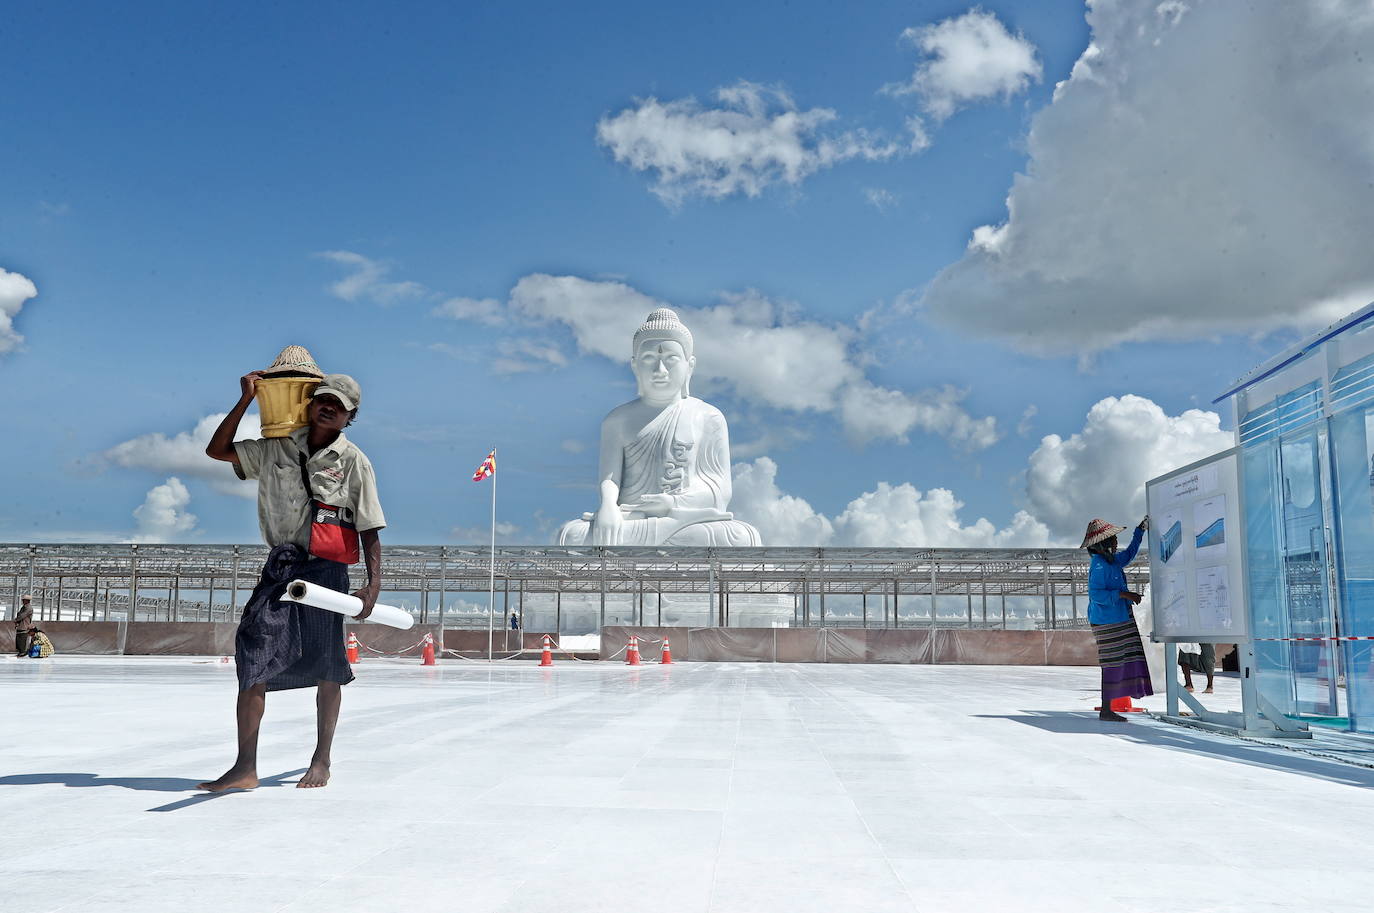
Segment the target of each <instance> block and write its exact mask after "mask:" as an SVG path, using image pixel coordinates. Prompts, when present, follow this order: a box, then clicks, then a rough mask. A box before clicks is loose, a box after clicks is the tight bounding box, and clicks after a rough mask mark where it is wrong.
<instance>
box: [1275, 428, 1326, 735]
mask: <svg viewBox="0 0 1374 913" xmlns="http://www.w3.org/2000/svg"><path fill="white" fill-rule="evenodd" d="M1323 449H1324V447H1323V441H1322V440H1321V438H1320V437H1319V435H1318V432H1317V430H1316V429H1315V428H1312V429H1309V430H1308V431H1306V432H1305V433H1303V434H1302V435H1301V436H1297V437H1292V438H1285V439H1284V440H1283V441H1282V443H1281V444H1280V445H1279V474H1280V482H1281V488H1280V495H1281V497H1282V503H1283V526H1282V529H1283V543H1282V544H1283V553H1282V564H1283V586H1284V598H1285V600H1286V602H1287V604H1288V619H1289V634H1288V636H1289V637H1292V638H1330V637H1333V636H1334V635H1335V633H1336V631H1335V625H1334V623H1333V619H1332V615H1331V611H1330V602H1329V599H1328V596H1327V563H1326V561H1327V554H1326V534H1325V521H1324V519H1323V516H1322V498H1321V490H1320V484H1321V475H1320V474H1321V453H1322V450H1323ZM1288 648H1289V662H1290V666H1291V668H1292V671H1293V681H1294V687H1295V697H1296V700H1297V709H1298V711H1299V712H1301V713H1308V714H1313V715H1316V716H1326V717H1338V716H1341V710H1340V707H1339V700H1338V695H1337V688H1336V684H1337V674H1338V673H1337V669H1336V666H1335V662H1334V660H1335V656H1334V645H1333V644H1332V642H1331V641H1330V640H1327V639H1314V640H1294V641H1291V642H1289V644H1288Z"/></svg>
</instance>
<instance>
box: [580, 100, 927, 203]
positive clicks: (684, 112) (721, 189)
mask: <svg viewBox="0 0 1374 913" xmlns="http://www.w3.org/2000/svg"><path fill="white" fill-rule="evenodd" d="M715 98H716V105H717V106H716V107H705V106H703V105H702V104H701V103H700V102H698V101H697V100H696V99H694V98H684V99H678V100H675V101H666V102H665V101H660V100H659V99H657V98H652V97H651V98H646V99H640V100H638V101H636V103H635V104H634V105H633V106H631V107H629V108H626V109H624V110H623V111H620V112H617V113H616V114H613V115H608V116H606V117H603V118H602V119H601V120H600V121H599V122H598V123H597V125H596V138H597V142H598V143H600V144H601V145H602V146H604V147H605V148H606V149H607V150H609V151H610V153H611V156H612V157H613V158H614V159H615V160H616V161H617V162H619V163H621V164H623V165H626V166H628V167H629V168H631V169H633V170H635V171H645V172H651V173H653V174H654V176H655V182H654V185H653V192H654V193H655V194H656V195H657V196H658V197H659V198H660V199H661V200H663V201H664V202H665V203H667V204H669V205H677V204H680V203H682V202H683V200H685V199H687V198H688V197H692V196H700V197H705V198H707V199H721V198H724V197H728V196H732V195H735V194H743V195H745V196H749V197H757V196H758V195H760V194H761V193H763V191H764V190H765V189H766V188H767V187H769V186H770V185H773V184H785V185H789V186H793V187H795V186H797V185H799V184H801V182H802V181H803V180H805V179H806V178H807V177H809V176H810V175H812V174H814V173H815V172H817V171H819V170H821V169H823V168H830V167H832V166H834V165H837V164H839V163H841V162H846V161H850V160H853V159H860V160H867V161H878V160H884V159H891V158H894V157H896V156H899V155H904V154H907V153H910V152H919V151H920V150H922V149H924V148H925V146H926V145H927V144H928V140H927V139H926V136H925V133H924V131H923V130H921V129H920V124H919V122H916V123H915V124H914V125H910V126H909V129H910V133H911V136H910V137H909V138H905V137H904V138H893V137H890V136H884V135H880V134H876V133H871V132H869V131H866V130H862V129H854V130H835V129H833V126H832V125H833V124H834V122H835V121H836V120H837V119H838V115H837V114H836V113H835V111H833V110H832V109H830V108H810V109H807V110H802V109H800V108H798V107H797V104H796V102H795V101H793V100H792V97H791V96H790V95H788V93H787V92H786V91H785V90H783V89H782V88H774V87H767V86H761V85H757V84H755V83H751V82H745V81H741V82H738V83H736V84H735V85H733V86H727V87H724V88H720V89H717V90H716V92H715Z"/></svg>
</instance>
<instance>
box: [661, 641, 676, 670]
mask: <svg viewBox="0 0 1374 913" xmlns="http://www.w3.org/2000/svg"><path fill="white" fill-rule="evenodd" d="M658 662H659V664H660V665H663V666H671V665H672V664H673V649H672V647H670V646H668V638H666V637H665V638H663V658H662V659H660V660H659V661H658Z"/></svg>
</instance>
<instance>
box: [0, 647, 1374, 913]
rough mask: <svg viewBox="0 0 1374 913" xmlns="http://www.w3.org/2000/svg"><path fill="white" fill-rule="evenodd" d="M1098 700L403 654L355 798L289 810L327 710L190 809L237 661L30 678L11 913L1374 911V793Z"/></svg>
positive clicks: (18, 744)
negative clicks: (1108, 717) (258, 784)
mask: <svg viewBox="0 0 1374 913" xmlns="http://www.w3.org/2000/svg"><path fill="white" fill-rule="evenodd" d="M1096 681H1097V671H1096V670H1095V669H1062V668H1060V669H1054V668H1010V667H990V666H858V665H829V666H826V665H745V664H691V663H679V664H677V665H674V666H671V667H660V666H646V667H643V668H640V669H637V670H636V669H630V668H627V667H625V666H624V665H620V664H609V663H599V664H597V663H585V664H584V663H571V662H560V663H559V664H558V666H556V667H555V668H553V669H548V670H545V669H539V668H537V667H535V666H534V665H532V664H530V663H515V662H505V663H496V664H493V665H491V666H487V665H485V664H475V663H466V662H456V661H449V662H447V663H445V664H444V665H442V666H439V667H423V666H420V665H419V664H418V663H417V662H415V661H413V660H411V661H406V662H401V661H371V662H365V663H364V664H363V665H362V666H361V667H360V668H359V679H358V681H357V682H355V683H354V684H352V685H350V686H349V687H348V688H347V689H345V693H344V710H343V717H342V720H341V723H340V727H339V735H338V739H337V743H336V745H335V752H334V779H333V782H332V783H331V784H330V785H329V787H328V788H326V789H322V790H297V789H293V788H290V784H291V781H294V780H295V778H296V777H297V775H298V774H299V773H300V772H301V770H302V768H304V766H305V762H306V760H307V759H308V758H309V755H310V751H311V747H312V744H313V738H314V730H313V714H314V708H313V693H311V692H289V693H285V694H274V695H271V696H269V700H268V713H267V720H266V723H265V726H264V732H263V740H262V751H261V760H260V766H259V772H260V774H262V775H263V777H264V778H265V781H266V782H265V783H264V786H263V787H262V788H260V789H258V790H256V791H254V792H251V793H237V794H228V795H222V796H215V797H210V796H206V795H204V794H197V793H196V792H195V791H194V790H193V789H192V787H193V785H194V784H195V783H196V782H197V781H199V780H201V779H204V778H207V777H212V776H215V775H217V774H219V773H220V772H221V771H222V770H223V769H224V768H225V767H226V766H227V765H228V763H229V761H230V759H231V754H232V731H233V729H232V727H233V720H232V707H233V699H234V687H235V686H234V674H233V667H232V665H224V664H220V663H218V662H215V661H195V660H193V659H184V658H177V659H173V658H156V659H153V658H119V659H116V658H95V657H90V658H76V657H57V658H55V659H53V660H46V661H36V660H15V659H11V658H6V659H3V660H0V695H3V707H4V714H5V717H4V719H5V738H4V739H3V740H0V809H3V819H0V820H3V821H4V826H3V828H2V829H0V910H4V911H6V913H31V911H49V910H69V911H81V913H85V911H108V910H129V911H139V913H149V911H162V910H167V911H172V910H175V911H251V913H263V911H292V913H295V911H327V913H347V911H369V913H372V911H393V910H394V911H412V910H413V911H422V910H423V911H429V910H445V911H446V910H461V911H464V913H482V911H512V913H513V911H520V913H539V911H555V910H556V911H560V913H576V911H583V910H586V911H609V910H622V909H649V910H654V911H658V913H672V911H687V910H691V911H713V913H725V911H750V913H753V911H773V910H776V911H786V913H803V911H812V910H814V911H826V913H830V911H841V910H842V911H848V910H853V911H862V913H882V911H888V910H892V911H912V910H919V911H956V910H957V911H959V913H969V911H974V913H979V911H993V913H1004V911H1022V910H1026V911H1054V913H1064V911H1078V910H1082V911H1094V913H1096V911H1109V910H1110V911H1116V910H1125V911H1149V913H1160V911H1166V910H1187V911H1189V913H1203V911H1221V910H1227V911H1230V910H1235V911H1242V910H1243V911H1247V913H1257V911H1273V910H1322V911H1356V910H1359V911H1367V910H1369V909H1371V908H1372V907H1374V873H1371V872H1370V870H1369V866H1368V865H1367V864H1366V863H1367V860H1368V857H1369V851H1370V849H1371V848H1374V770H1368V769H1364V768H1360V767H1355V766H1350V765H1344V764H1339V763H1335V762H1329V761H1325V760H1321V759H1317V758H1312V757H1310V756H1306V755H1301V754H1297V753H1294V752H1291V751H1285V750H1282V749H1271V748H1267V747H1264V746H1259V745H1255V744H1252V743H1246V742H1239V741H1236V740H1232V739H1227V738H1225V737H1220V736H1211V735H1206V734H1203V733H1199V732H1195V731H1192V730H1188V729H1184V728H1180V727H1174V726H1169V725H1167V724H1164V723H1158V722H1154V721H1150V720H1146V719H1142V718H1140V717H1136V718H1134V719H1133V721H1132V722H1131V723H1129V724H1125V725H1120V724H1119V725H1115V726H1106V725H1103V724H1100V723H1099V722H1097V720H1096V719H1095V714H1092V713H1091V706H1092V704H1093V698H1094V694H1093V689H1094V688H1095V686H1096ZM1218 687H1219V691H1220V692H1221V693H1220V694H1219V695H1218V700H1219V702H1221V703H1223V704H1224V703H1226V702H1228V701H1234V698H1235V692H1236V684H1235V681H1234V680H1231V679H1220V680H1219V682H1218ZM1159 703H1160V699H1159V698H1155V699H1153V700H1152V702H1151V704H1152V705H1157V704H1159Z"/></svg>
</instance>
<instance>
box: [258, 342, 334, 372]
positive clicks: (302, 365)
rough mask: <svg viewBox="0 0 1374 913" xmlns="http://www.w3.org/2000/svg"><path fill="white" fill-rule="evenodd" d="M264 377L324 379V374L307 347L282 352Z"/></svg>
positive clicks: (294, 347) (296, 347)
mask: <svg viewBox="0 0 1374 913" xmlns="http://www.w3.org/2000/svg"><path fill="white" fill-rule="evenodd" d="M262 373H263V376H264V377H280V376H283V375H295V376H297V377H301V376H304V377H321V378H322V377H324V372H323V371H321V370H320V366H319V365H317V364H315V358H314V356H312V355H311V354H310V353H309V352H308V351H306V348H305V346H287V347H286V348H284V349H282V350H281V354H280V355H278V356H277V360H276V361H274V362H272V364H271V365H270V366H269V367H268V368H266V369H265V370H264V371H263V372H262Z"/></svg>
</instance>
